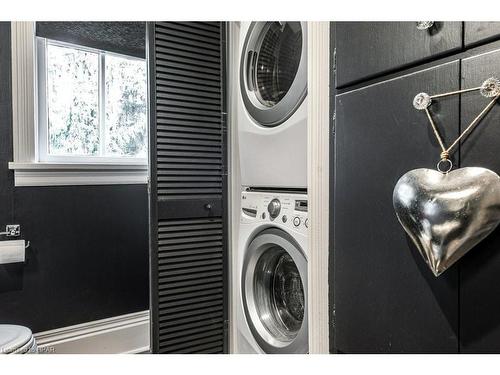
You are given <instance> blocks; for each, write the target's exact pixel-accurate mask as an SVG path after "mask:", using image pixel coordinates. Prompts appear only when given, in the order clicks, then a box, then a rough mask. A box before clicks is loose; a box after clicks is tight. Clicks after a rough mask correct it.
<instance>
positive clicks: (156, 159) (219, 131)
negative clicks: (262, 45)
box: [147, 22, 229, 353]
mask: <svg viewBox="0 0 500 375" xmlns="http://www.w3.org/2000/svg"><path fill="white" fill-rule="evenodd" d="M225 30H226V27H225V24H224V23H222V22H148V24H147V46H148V57H149V65H148V66H149V94H150V100H149V101H150V104H149V105H150V114H149V120H150V124H149V131H150V133H149V138H150V144H149V147H150V148H149V150H150V151H149V166H150V176H149V178H150V180H149V189H150V191H149V205H150V298H151V302H150V306H151V312H150V314H151V348H152V352H153V353H227V352H228V329H227V327H228V311H229V309H228V251H227V249H228V230H227V217H228V213H227V211H228V210H227V129H226V100H225V92H226V89H225V75H226V72H225V56H226V50H225V49H226V42H225V39H226V35H225V33H226V31H225Z"/></svg>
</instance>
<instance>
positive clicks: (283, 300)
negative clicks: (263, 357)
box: [242, 228, 308, 353]
mask: <svg viewBox="0 0 500 375" xmlns="http://www.w3.org/2000/svg"><path fill="white" fill-rule="evenodd" d="M242 296H243V305H244V309H245V315H246V319H247V323H248V325H249V327H250V330H251V332H252V334H253V336H254V338H255V340H256V341H257V342H258V344H259V346H260V347H261V348H262V349H263V350H264V351H265V352H266V353H307V349H308V342H307V329H308V327H307V260H306V258H305V256H304V253H303V252H302V250H301V249H300V247H299V246H298V244H297V243H296V242H295V240H294V239H293V238H292V237H291V236H290V235H289V234H288V233H286V232H284V231H282V230H279V229H276V228H271V229H267V230H264V231H262V232H261V233H259V234H258V235H257V236H256V237H255V238H254V239H253V240H252V242H251V243H250V245H249V246H248V248H247V251H246V252H245V259H244V264H243V272H242Z"/></svg>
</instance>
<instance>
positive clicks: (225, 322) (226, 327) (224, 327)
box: [222, 319, 229, 332]
mask: <svg viewBox="0 0 500 375" xmlns="http://www.w3.org/2000/svg"><path fill="white" fill-rule="evenodd" d="M222 329H223V330H224V332H229V320H228V319H226V320H224V324H223V327H222Z"/></svg>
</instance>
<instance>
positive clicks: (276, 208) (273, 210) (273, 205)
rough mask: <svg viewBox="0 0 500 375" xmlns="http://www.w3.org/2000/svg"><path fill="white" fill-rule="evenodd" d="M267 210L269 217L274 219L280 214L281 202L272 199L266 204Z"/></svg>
mask: <svg viewBox="0 0 500 375" xmlns="http://www.w3.org/2000/svg"><path fill="white" fill-rule="evenodd" d="M267 211H268V212H269V216H270V217H271V219H276V218H277V217H278V215H279V214H280V211H281V202H280V201H279V199H276V198H275V199H273V200H272V201H271V202H269V204H268V205H267Z"/></svg>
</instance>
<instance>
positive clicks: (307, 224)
mask: <svg viewBox="0 0 500 375" xmlns="http://www.w3.org/2000/svg"><path fill="white" fill-rule="evenodd" d="M304 225H305V226H306V228H309V219H306V220H305V221H304Z"/></svg>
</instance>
